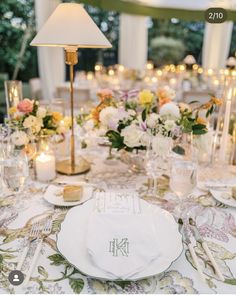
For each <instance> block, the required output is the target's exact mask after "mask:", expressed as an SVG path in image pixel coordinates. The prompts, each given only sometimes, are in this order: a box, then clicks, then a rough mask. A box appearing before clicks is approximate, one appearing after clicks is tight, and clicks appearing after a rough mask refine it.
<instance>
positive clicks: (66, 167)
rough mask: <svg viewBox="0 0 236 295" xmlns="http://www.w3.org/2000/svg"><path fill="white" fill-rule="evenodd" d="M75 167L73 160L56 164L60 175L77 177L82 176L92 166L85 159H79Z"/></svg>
mask: <svg viewBox="0 0 236 295" xmlns="http://www.w3.org/2000/svg"><path fill="white" fill-rule="evenodd" d="M76 162H77V163H75V165H74V166H72V164H71V160H70V159H68V160H63V161H60V162H58V163H56V170H57V172H58V173H61V174H65V175H77V174H82V173H85V172H87V171H89V170H90V164H89V162H88V161H86V160H85V159H84V158H82V157H79V158H77V159H76Z"/></svg>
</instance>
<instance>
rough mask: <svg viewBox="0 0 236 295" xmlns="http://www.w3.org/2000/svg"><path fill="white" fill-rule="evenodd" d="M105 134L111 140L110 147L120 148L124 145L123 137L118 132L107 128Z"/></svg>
mask: <svg viewBox="0 0 236 295" xmlns="http://www.w3.org/2000/svg"><path fill="white" fill-rule="evenodd" d="M106 136H107V137H108V139H109V141H110V142H111V144H112V148H115V149H118V150H121V149H123V148H124V147H125V144H124V138H123V137H122V136H121V135H120V133H118V132H116V131H113V130H109V131H108V132H107V133H106Z"/></svg>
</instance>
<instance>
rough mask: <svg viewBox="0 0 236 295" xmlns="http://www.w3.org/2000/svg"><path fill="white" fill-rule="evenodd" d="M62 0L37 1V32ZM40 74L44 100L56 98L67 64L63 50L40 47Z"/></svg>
mask: <svg viewBox="0 0 236 295" xmlns="http://www.w3.org/2000/svg"><path fill="white" fill-rule="evenodd" d="M60 2H61V1H60V0H43V1H42V0H35V14H36V23H37V30H39V29H40V28H41V27H42V25H43V24H44V23H45V22H46V20H47V19H48V17H49V16H50V15H51V14H52V12H53V11H54V9H55V8H56V6H57V5H58V4H60ZM38 64H39V74H40V79H41V86H42V95H43V99H45V100H51V99H52V98H53V97H55V94H54V93H55V89H56V86H57V85H60V84H61V83H62V82H63V81H64V76H65V63H64V55H63V49H62V48H50V47H38Z"/></svg>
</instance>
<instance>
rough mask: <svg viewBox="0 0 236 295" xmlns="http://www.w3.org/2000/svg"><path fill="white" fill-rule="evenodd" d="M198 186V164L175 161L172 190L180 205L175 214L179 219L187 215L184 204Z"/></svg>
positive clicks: (171, 182)
mask: <svg viewBox="0 0 236 295" xmlns="http://www.w3.org/2000/svg"><path fill="white" fill-rule="evenodd" d="M196 185H197V164H196V163H194V162H192V161H187V160H182V159H179V160H175V161H174V162H173V163H172V168H171V173H170V188H171V190H172V191H173V192H174V193H175V194H176V195H177V197H178V199H179V200H178V201H179V203H178V205H177V206H176V208H175V211H174V214H175V215H176V216H177V217H183V216H184V215H185V212H184V211H185V208H184V203H185V201H186V198H187V197H188V196H189V194H190V193H191V192H192V191H193V189H194V188H195V186H196Z"/></svg>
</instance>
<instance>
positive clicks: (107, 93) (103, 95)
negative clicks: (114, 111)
mask: <svg viewBox="0 0 236 295" xmlns="http://www.w3.org/2000/svg"><path fill="white" fill-rule="evenodd" d="M97 95H98V97H99V98H100V100H101V101H104V100H105V99H112V97H113V91H112V90H111V89H108V88H104V89H100V90H99V91H98V93H97Z"/></svg>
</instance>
